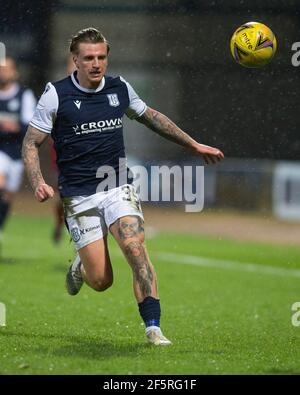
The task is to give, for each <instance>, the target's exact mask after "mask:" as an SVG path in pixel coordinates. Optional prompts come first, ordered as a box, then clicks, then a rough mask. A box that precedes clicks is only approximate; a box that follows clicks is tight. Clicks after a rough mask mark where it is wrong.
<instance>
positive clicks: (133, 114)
mask: <svg viewBox="0 0 300 395" xmlns="http://www.w3.org/2000/svg"><path fill="white" fill-rule="evenodd" d="M120 78H121V81H123V82H125V84H126V86H127V90H128V97H129V106H128V108H127V110H126V111H125V114H126V115H127V116H128V118H130V119H135V118H138V117H140V116H141V115H143V114H144V112H145V111H146V109H147V105H146V103H144V102H143V100H142V99H140V97H139V96H138V94H137V93H136V92H135V90H134V89H133V87H132V86H131V85H130V84H129V83H128V82H127V81H126V80H124V78H123V77H120Z"/></svg>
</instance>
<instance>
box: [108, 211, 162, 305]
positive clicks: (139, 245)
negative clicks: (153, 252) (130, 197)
mask: <svg viewBox="0 0 300 395" xmlns="http://www.w3.org/2000/svg"><path fill="white" fill-rule="evenodd" d="M110 230H111V233H112V234H113V236H114V238H115V239H116V240H117V242H118V244H119V246H120V247H121V249H122V251H123V253H124V255H125V257H126V259H127V261H128V263H129V264H130V266H131V269H132V274H133V289H134V293H135V296H136V299H137V301H138V302H141V301H143V300H144V299H145V298H146V297H147V296H152V297H154V298H158V295H157V281H156V274H155V271H154V268H153V266H152V264H151V262H150V259H149V256H148V253H147V250H146V246H145V244H144V238H145V236H144V227H143V221H142V219H141V218H140V217H137V216H126V217H122V218H120V219H119V220H118V221H116V222H115V223H114V224H113V225H112V226H111V228H110Z"/></svg>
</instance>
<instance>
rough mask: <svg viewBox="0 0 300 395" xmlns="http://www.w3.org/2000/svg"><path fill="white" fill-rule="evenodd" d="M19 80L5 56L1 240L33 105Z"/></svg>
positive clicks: (0, 80)
mask: <svg viewBox="0 0 300 395" xmlns="http://www.w3.org/2000/svg"><path fill="white" fill-rule="evenodd" d="M18 78H19V73H18V70H17V65H16V61H15V60H14V59H13V58H12V57H7V58H6V61H5V66H0V235H1V236H0V237H2V231H3V228H4V224H5V221H6V219H7V215H8V213H9V208H10V206H11V203H12V201H13V198H14V196H15V193H16V192H17V191H18V189H19V187H20V185H21V182H22V176H23V163H22V159H21V148H22V141H23V138H24V135H25V132H26V129H27V125H28V123H29V121H30V120H31V118H32V115H33V112H34V108H35V106H36V100H35V97H34V94H33V92H32V91H31V90H30V89H28V88H25V87H22V86H21V85H20V84H19V83H18V82H17V81H18Z"/></svg>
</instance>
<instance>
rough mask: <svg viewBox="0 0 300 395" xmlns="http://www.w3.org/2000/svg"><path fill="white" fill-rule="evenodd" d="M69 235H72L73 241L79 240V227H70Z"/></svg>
mask: <svg viewBox="0 0 300 395" xmlns="http://www.w3.org/2000/svg"><path fill="white" fill-rule="evenodd" d="M71 236H72V239H73V240H74V241H75V243H76V242H77V241H79V240H80V232H79V229H78V228H73V229H71Z"/></svg>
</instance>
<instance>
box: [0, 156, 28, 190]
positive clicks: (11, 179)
mask: <svg viewBox="0 0 300 395" xmlns="http://www.w3.org/2000/svg"><path fill="white" fill-rule="evenodd" d="M23 168H24V166H23V162H22V160H21V159H17V160H15V159H12V158H11V157H10V156H8V155H7V154H6V153H5V152H2V151H0V174H3V175H4V176H5V179H6V182H5V190H6V191H8V192H17V190H18V189H19V188H20V185H21V182H22V176H23Z"/></svg>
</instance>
